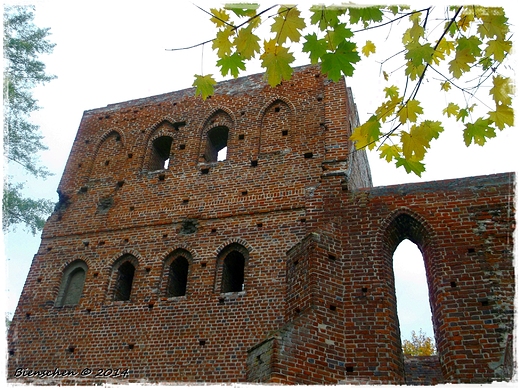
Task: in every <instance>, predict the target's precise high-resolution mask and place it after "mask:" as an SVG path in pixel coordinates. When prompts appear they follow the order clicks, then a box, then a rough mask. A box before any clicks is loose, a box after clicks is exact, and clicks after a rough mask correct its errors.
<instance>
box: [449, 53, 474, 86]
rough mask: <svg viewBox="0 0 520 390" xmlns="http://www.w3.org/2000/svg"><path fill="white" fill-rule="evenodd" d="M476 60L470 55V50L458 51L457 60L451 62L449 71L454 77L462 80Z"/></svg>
mask: <svg viewBox="0 0 520 390" xmlns="http://www.w3.org/2000/svg"><path fill="white" fill-rule="evenodd" d="M475 60H476V58H475V57H474V56H473V55H472V54H471V53H470V51H469V49H464V50H457V52H456V54H455V58H454V59H453V60H451V61H450V62H449V70H450V72H451V74H452V75H453V77H455V78H457V79H458V78H460V77H461V76H462V74H463V73H464V72H468V71H469V70H470V69H471V67H470V66H469V64H471V63H473V62H475Z"/></svg>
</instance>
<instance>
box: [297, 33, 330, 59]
mask: <svg viewBox="0 0 520 390" xmlns="http://www.w3.org/2000/svg"><path fill="white" fill-rule="evenodd" d="M304 38H305V43H304V44H303V47H302V51H303V52H304V53H309V58H310V60H311V64H317V63H318V62H319V61H320V59H321V57H323V55H324V54H325V53H327V41H326V40H325V39H323V38H322V39H318V37H317V36H316V33H312V34H308V35H306V36H305V37H304Z"/></svg>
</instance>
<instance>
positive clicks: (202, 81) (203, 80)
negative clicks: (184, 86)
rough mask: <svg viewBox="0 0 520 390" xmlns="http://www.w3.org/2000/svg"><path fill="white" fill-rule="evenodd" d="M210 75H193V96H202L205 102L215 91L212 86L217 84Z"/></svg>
mask: <svg viewBox="0 0 520 390" xmlns="http://www.w3.org/2000/svg"><path fill="white" fill-rule="evenodd" d="M212 76H213V75H212V74H208V75H206V76H201V75H198V74H196V75H195V81H193V84H192V86H194V87H195V88H196V89H195V96H198V95H200V96H202V99H203V100H206V99H207V98H208V96H211V95H213V93H214V91H215V89H214V86H215V84H217V82H216V81H215V79H214V78H213V77H212Z"/></svg>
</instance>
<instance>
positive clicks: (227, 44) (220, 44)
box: [211, 27, 234, 58]
mask: <svg viewBox="0 0 520 390" xmlns="http://www.w3.org/2000/svg"><path fill="white" fill-rule="evenodd" d="M233 33H234V30H233V29H232V28H231V27H227V28H225V29H223V30H219V31H218V32H217V36H216V37H215V39H214V40H213V43H212V46H211V47H212V48H213V50H216V51H217V56H218V57H219V58H220V57H224V56H227V55H229V54H231V49H232V47H233V44H232V43H231V41H230V39H229V38H230V37H231V35H232V34H233Z"/></svg>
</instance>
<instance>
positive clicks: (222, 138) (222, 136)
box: [204, 126, 229, 162]
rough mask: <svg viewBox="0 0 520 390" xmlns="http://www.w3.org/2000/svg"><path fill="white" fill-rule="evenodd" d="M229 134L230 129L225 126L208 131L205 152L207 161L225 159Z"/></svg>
mask: <svg viewBox="0 0 520 390" xmlns="http://www.w3.org/2000/svg"><path fill="white" fill-rule="evenodd" d="M228 135H229V129H228V128H227V127H225V126H218V127H214V128H213V129H211V130H210V131H208V134H207V141H206V150H205V152H204V156H205V158H206V161H207V162H215V161H224V160H225V159H226V158H227V146H228Z"/></svg>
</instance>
